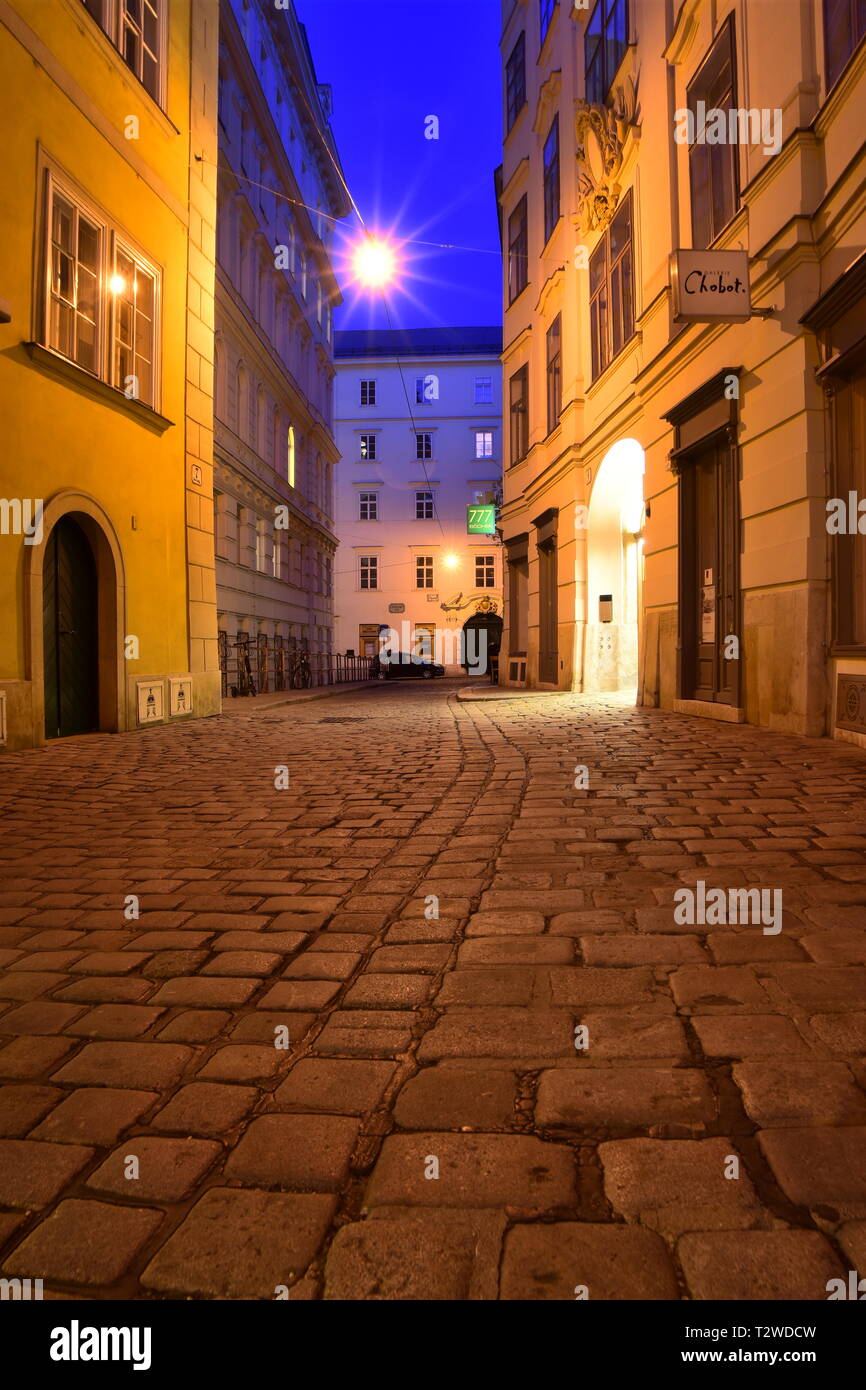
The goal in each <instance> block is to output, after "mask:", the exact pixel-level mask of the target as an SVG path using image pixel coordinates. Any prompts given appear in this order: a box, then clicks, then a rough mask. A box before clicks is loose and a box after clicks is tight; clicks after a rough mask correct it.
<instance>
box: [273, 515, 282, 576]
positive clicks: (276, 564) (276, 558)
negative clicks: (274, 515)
mask: <svg viewBox="0 0 866 1390" xmlns="http://www.w3.org/2000/svg"><path fill="white" fill-rule="evenodd" d="M271 546H272V548H271V573H272V574H273V576H274V579H279V577H280V546H281V540H280V532H279V531H278V530H277V529H276V527H275V528H274V533H273V536H272V539H271Z"/></svg>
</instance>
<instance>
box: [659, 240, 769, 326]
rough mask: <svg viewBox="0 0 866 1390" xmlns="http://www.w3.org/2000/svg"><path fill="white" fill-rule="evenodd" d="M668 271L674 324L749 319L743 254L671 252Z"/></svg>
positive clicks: (746, 260) (746, 266)
mask: <svg viewBox="0 0 866 1390" xmlns="http://www.w3.org/2000/svg"><path fill="white" fill-rule="evenodd" d="M670 272H671V289H672V291H673V297H674V320H675V321H676V322H677V323H744V322H745V321H746V320H747V319H749V318H751V316H752V299H751V294H750V292H749V253H748V252H747V251H689V250H679V251H674V252H672V254H671V258H670Z"/></svg>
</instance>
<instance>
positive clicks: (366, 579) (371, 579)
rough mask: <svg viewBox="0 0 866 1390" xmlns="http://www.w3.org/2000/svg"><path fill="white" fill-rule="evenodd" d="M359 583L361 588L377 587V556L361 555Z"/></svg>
mask: <svg viewBox="0 0 866 1390" xmlns="http://www.w3.org/2000/svg"><path fill="white" fill-rule="evenodd" d="M360 583H361V588H362V589H378V587H379V556H378V555H362V556H361V557H360Z"/></svg>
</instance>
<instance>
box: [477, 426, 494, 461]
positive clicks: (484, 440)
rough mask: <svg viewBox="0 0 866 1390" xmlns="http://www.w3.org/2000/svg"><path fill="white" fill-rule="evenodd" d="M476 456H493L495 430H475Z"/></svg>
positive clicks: (488, 457)
mask: <svg viewBox="0 0 866 1390" xmlns="http://www.w3.org/2000/svg"><path fill="white" fill-rule="evenodd" d="M475 457H476V458H477V459H492V458H493V431H492V430H476V431H475Z"/></svg>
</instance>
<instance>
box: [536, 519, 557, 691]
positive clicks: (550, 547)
mask: <svg viewBox="0 0 866 1390" xmlns="http://www.w3.org/2000/svg"><path fill="white" fill-rule="evenodd" d="M538 569H539V573H538V679H539V681H541V682H543V683H544V684H546V685H555V684H556V681H557V676H558V675H559V652H558V650H557V647H558V634H559V618H558V610H557V586H556V543H555V541H546V542H545V543H544V544H543V545H540V546H539V547H538Z"/></svg>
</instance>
